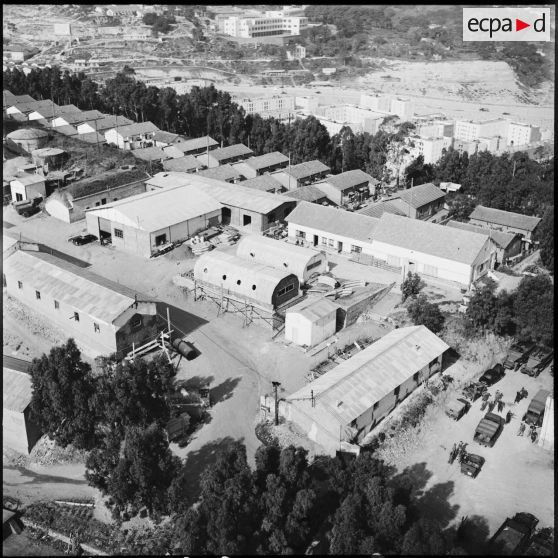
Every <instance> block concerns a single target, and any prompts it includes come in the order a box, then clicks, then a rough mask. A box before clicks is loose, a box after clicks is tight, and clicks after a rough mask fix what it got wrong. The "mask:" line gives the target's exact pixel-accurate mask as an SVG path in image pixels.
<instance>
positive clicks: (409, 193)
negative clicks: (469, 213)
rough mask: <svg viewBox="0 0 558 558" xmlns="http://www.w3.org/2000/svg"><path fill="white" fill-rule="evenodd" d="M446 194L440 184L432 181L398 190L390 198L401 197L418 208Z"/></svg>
mask: <svg viewBox="0 0 558 558" xmlns="http://www.w3.org/2000/svg"><path fill="white" fill-rule="evenodd" d="M445 195H446V194H445V192H442V190H440V188H438V186H436V185H435V184H432V182H427V183H426V184H420V185H419V186H414V187H413V188H409V189H408V190H403V191H401V192H397V193H396V194H394V195H393V196H391V198H390V199H396V198H400V199H402V200H403V201H404V202H405V203H407V204H408V205H410V206H411V207H413V208H415V209H418V208H419V207H423V206H424V205H427V204H429V203H432V202H434V201H436V200H439V199H442V198H444V197H445Z"/></svg>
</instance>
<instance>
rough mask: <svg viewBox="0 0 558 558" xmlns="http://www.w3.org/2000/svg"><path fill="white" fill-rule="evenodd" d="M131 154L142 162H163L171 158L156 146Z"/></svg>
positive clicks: (136, 150) (134, 151)
mask: <svg viewBox="0 0 558 558" xmlns="http://www.w3.org/2000/svg"><path fill="white" fill-rule="evenodd" d="M131 153H132V155H133V156H134V157H136V158H137V159H141V160H142V161H162V160H164V159H168V158H169V156H168V155H167V154H166V153H165V152H164V151H163V150H162V149H161V148H160V147H155V146H154V145H153V146H151V147H144V148H142V149H134V150H132V152H131Z"/></svg>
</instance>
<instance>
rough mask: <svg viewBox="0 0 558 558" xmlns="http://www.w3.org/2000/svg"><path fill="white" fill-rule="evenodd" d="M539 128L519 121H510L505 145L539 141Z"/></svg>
mask: <svg viewBox="0 0 558 558" xmlns="http://www.w3.org/2000/svg"><path fill="white" fill-rule="evenodd" d="M541 139H542V136H541V130H540V128H539V127H538V126H530V125H529V124H522V123H520V122H510V124H509V128H508V136H507V142H506V143H507V145H514V146H518V145H528V144H530V143H535V142H537V141H541Z"/></svg>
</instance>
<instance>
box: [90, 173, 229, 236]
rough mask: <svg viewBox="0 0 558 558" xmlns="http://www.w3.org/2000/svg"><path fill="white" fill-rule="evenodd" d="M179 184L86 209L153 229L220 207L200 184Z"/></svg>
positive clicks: (99, 215)
mask: <svg viewBox="0 0 558 558" xmlns="http://www.w3.org/2000/svg"><path fill="white" fill-rule="evenodd" d="M159 174H161V173H159ZM177 174H178V173H177ZM184 176H190V175H184ZM151 180H153V179H151ZM180 186H181V185H180V184H177V185H175V186H174V187H166V188H164V189H162V190H153V191H151V192H145V193H144V194H137V195H136V196H130V197H129V198H125V199H123V200H119V201H116V202H112V203H108V204H106V205H104V206H102V207H96V208H93V209H88V210H87V211H89V212H91V213H94V214H95V215H96V216H98V217H103V218H104V219H108V220H109V221H114V222H115V223H121V224H123V225H127V226H128V227H133V228H136V229H139V230H144V231H147V232H155V231H158V230H161V229H164V228H166V227H170V226H172V225H176V224H178V223H183V222H185V221H189V220H190V219H194V218H196V217H199V216H200V215H207V214H208V213H213V212H214V211H217V210H218V209H220V208H221V204H220V203H219V202H217V201H216V200H215V199H214V198H213V197H211V196H210V195H209V194H207V193H206V192H204V191H203V190H202V189H201V188H198V187H197V186H195V185H190V186H188V187H187V188H182V187H180Z"/></svg>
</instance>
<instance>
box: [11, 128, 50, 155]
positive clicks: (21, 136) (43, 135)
mask: <svg viewBox="0 0 558 558" xmlns="http://www.w3.org/2000/svg"><path fill="white" fill-rule="evenodd" d="M6 139H7V140H8V146H9V145H10V143H12V144H15V145H17V146H18V147H19V148H20V149H23V150H24V151H26V152H27V153H29V154H31V152H32V151H33V150H35V149H40V148H41V147H43V146H44V145H45V144H46V142H47V140H48V132H47V131H46V130H39V129H38V128H20V129H19V130H14V131H13V132H11V133H9V134H8V135H7V136H6Z"/></svg>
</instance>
